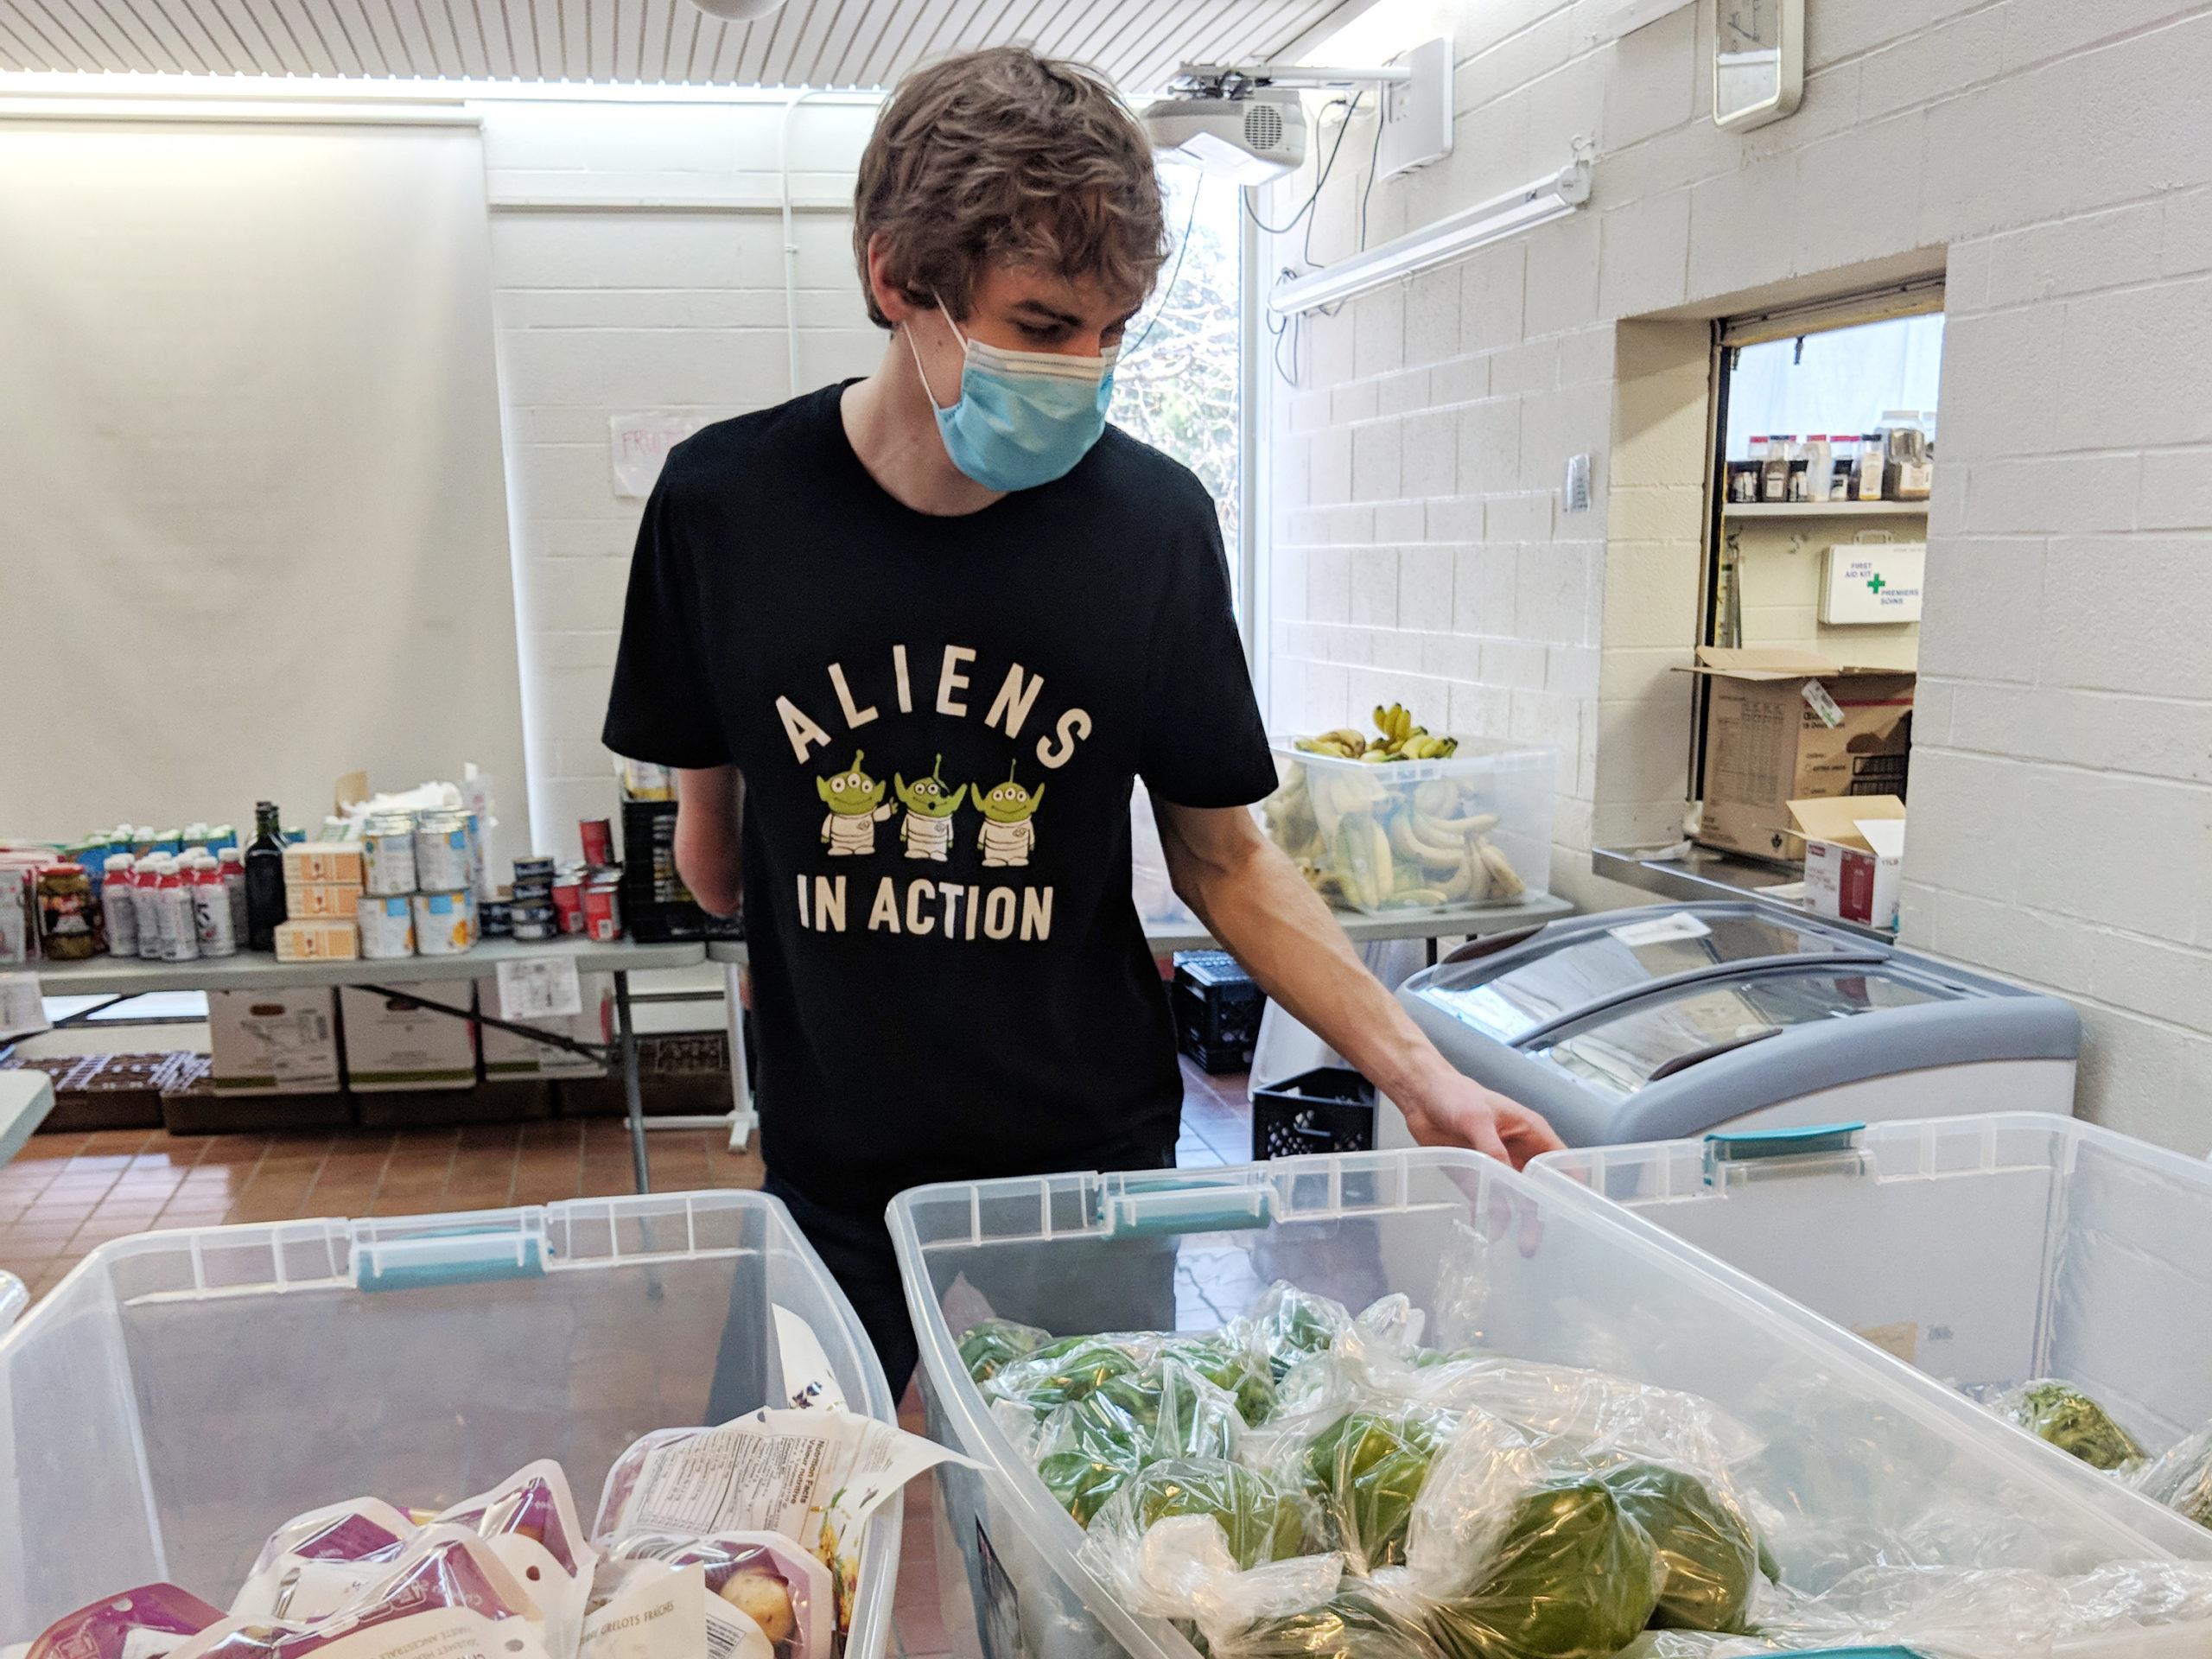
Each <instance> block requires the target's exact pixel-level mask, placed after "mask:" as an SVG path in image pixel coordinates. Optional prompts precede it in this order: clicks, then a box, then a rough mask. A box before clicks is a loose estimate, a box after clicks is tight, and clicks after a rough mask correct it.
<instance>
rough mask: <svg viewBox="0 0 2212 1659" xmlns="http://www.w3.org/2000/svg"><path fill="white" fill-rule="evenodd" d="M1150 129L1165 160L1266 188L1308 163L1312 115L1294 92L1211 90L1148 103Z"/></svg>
mask: <svg viewBox="0 0 2212 1659" xmlns="http://www.w3.org/2000/svg"><path fill="white" fill-rule="evenodd" d="M1144 125H1145V130H1146V131H1147V133H1149V134H1151V136H1152V145H1153V148H1154V149H1155V150H1157V151H1159V152H1160V155H1161V156H1167V157H1174V158H1179V159H1181V160H1183V161H1186V162H1196V163H1197V164H1198V167H1199V168H1200V169H1201V170H1203V171H1204V172H1205V173H1208V174H1210V175H1213V176H1214V177H1217V178H1224V179H1229V180H1231V181H1235V182H1236V183H1237V184H1265V183H1267V182H1268V181H1269V180H1271V179H1279V178H1281V177H1282V175H1284V174H1286V173H1288V172H1290V171H1292V170H1293V169H1294V168H1296V167H1297V166H1298V164H1299V163H1300V162H1303V161H1304V160H1305V159H1306V111H1305V110H1304V108H1303V107H1302V106H1301V105H1300V103H1299V101H1298V94H1297V93H1296V92H1270V91H1246V92H1234V93H1233V92H1228V91H1226V90H1224V91H1218V92H1217V91H1216V90H1214V89H1213V88H1211V87H1208V88H1205V89H1202V90H1199V91H1197V92H1191V93H1186V94H1179V95H1178V96H1175V97H1171V98H1163V99H1159V100H1158V101H1157V102H1155V103H1153V104H1151V105H1147V107H1146V109H1145V112H1144Z"/></svg>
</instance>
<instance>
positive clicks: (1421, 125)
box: [1376, 35, 1452, 179]
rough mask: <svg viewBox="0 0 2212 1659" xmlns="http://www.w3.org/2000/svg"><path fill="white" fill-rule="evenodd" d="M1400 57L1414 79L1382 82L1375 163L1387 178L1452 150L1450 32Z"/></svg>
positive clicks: (1445, 154) (1423, 42) (1425, 165)
mask: <svg viewBox="0 0 2212 1659" xmlns="http://www.w3.org/2000/svg"><path fill="white" fill-rule="evenodd" d="M1402 62H1404V64H1405V65H1406V67H1408V68H1409V69H1411V70H1412V71H1413V72H1414V73H1413V79H1410V80H1401V81H1391V82H1386V83H1384V85H1383V138H1382V150H1381V152H1380V154H1379V155H1378V156H1377V157H1376V168H1377V170H1378V171H1379V172H1380V173H1381V174H1382V176H1383V177H1384V178H1386V179H1395V178H1396V177H1397V176H1398V175H1399V174H1401V173H1410V172H1412V171H1413V170H1414V168H1417V167H1427V165H1428V164H1429V163H1430V162H1440V161H1442V160H1443V159H1444V158H1445V157H1446V156H1449V155H1450V154H1451V153H1452V37H1451V36H1450V35H1445V36H1443V37H1441V38H1440V39H1438V40H1433V41H1422V42H1421V44H1420V45H1419V46H1417V47H1415V48H1413V50H1412V51H1410V52H1408V53H1406V54H1404V55H1403V57H1402Z"/></svg>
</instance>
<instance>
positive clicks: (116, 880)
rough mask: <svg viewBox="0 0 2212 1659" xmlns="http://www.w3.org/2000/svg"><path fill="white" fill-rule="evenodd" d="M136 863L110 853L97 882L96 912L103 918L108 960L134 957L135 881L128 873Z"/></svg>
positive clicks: (136, 882)
mask: <svg viewBox="0 0 2212 1659" xmlns="http://www.w3.org/2000/svg"><path fill="white" fill-rule="evenodd" d="M136 868H137V860H136V859H134V858H132V857H131V856H130V854H128V853H110V854H109V855H107V869H106V873H105V878H104V879H103V880H101V882H100V910H101V912H102V913H103V914H104V915H105V917H106V918H107V953H108V955H110V956H111V957H135V956H137V954H138V878H137V876H136V875H135V874H132V872H133V871H134V870H135V869H136Z"/></svg>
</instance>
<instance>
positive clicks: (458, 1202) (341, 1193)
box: [0, 1060, 1252, 1659]
mask: <svg viewBox="0 0 2212 1659" xmlns="http://www.w3.org/2000/svg"><path fill="white" fill-rule="evenodd" d="M1244 1090H1245V1079H1244V1077H1243V1076H1241V1075H1238V1076H1224V1077H1208V1076H1207V1075H1206V1074H1205V1072H1203V1071H1198V1069H1197V1068H1196V1067H1195V1066H1193V1065H1191V1064H1190V1062H1189V1061H1187V1060H1186V1061H1185V1062H1184V1063H1183V1135H1182V1139H1181V1141H1179V1143H1178V1145H1177V1147H1176V1161H1177V1162H1178V1163H1179V1165H1181V1166H1185V1167H1186V1168H1187V1167H1191V1166H1198V1165H1207V1164H1229V1163H1243V1161H1245V1160H1247V1159H1249V1157H1250V1156H1251V1155H1252V1115H1251V1107H1250V1106H1249V1103H1247V1101H1246V1099H1245V1092H1244ZM646 1145H647V1148H648V1155H649V1157H650V1159H651V1162H652V1183H653V1186H654V1189H655V1190H656V1191H658V1192H683V1191H686V1190H691V1189H696V1188H701V1187H714V1186H744V1187H757V1186H759V1185H760V1177H761V1173H762V1172H761V1164H760V1154H758V1153H757V1152H741V1153H734V1152H731V1151H730V1150H729V1148H728V1135H727V1134H718V1133H715V1132H712V1131H706V1130H688V1129H687V1130H656V1131H654V1132H653V1133H652V1135H649V1136H648V1137H647V1138H646ZM631 1190H632V1188H631V1170H630V1141H629V1136H628V1135H627V1133H626V1130H625V1128H624V1126H623V1124H622V1122H620V1120H619V1119H615V1118H591V1119H586V1120H582V1121H569V1122H544V1123H520V1124H512V1125H496V1126H483V1127H478V1128H459V1129H454V1128H447V1129H406V1130H398V1131H391V1130H375V1131H365V1130H355V1131H350V1132H346V1133H340V1134H335V1135H333V1134H324V1133H320V1132H318V1133H315V1134H308V1135H168V1134H166V1133H164V1132H163V1131H161V1130H158V1129H156V1130H145V1129H130V1130H107V1131H103V1132H100V1133H97V1134H91V1135H34V1136H32V1138H31V1141H30V1144H29V1146H28V1147H25V1148H24V1149H23V1150H22V1152H21V1153H20V1154H17V1155H16V1160H15V1161H14V1162H12V1163H10V1164H6V1165H0V1269H5V1270H6V1271H8V1272H10V1273H12V1274H16V1276H17V1277H18V1278H20V1279H22V1281H23V1283H24V1284H25V1286H26V1287H29V1291H30V1293H31V1294H32V1296H33V1297H34V1298H36V1297H37V1296H39V1295H40V1294H42V1293H44V1292H45V1291H47V1290H48V1289H50V1288H51V1287H53V1286H54V1284H55V1283H56V1282H57V1281H60V1278H61V1276H62V1275H63V1274H66V1273H67V1272H68V1271H69V1269H70V1268H73V1267H74V1266H76V1264H77V1262H79V1259H80V1258H82V1257H83V1256H84V1255H86V1253H88V1252H89V1251H91V1250H92V1249H94V1248H95V1247H97V1246H98V1245H100V1244H103V1243H106V1242H107V1241H108V1240H109V1239H111V1238H120V1237H122V1236H124V1234H126V1233H142V1232H148V1231H151V1230H155V1229H157V1228H175V1227H213V1226H217V1225H219V1224H224V1223H228V1222H251V1221H283V1220H288V1219H290V1218H292V1217H299V1216H405V1215H423V1214H428V1213H430V1212H433V1211H448V1210H490V1209H499V1208H502V1207H504V1206H505V1205H519V1204H547V1203H550V1202H552V1201H553V1200H555V1199H557V1198H595V1197H601V1196H604V1195H608V1194H616V1193H623V1192H629V1191H631ZM921 1410H922V1408H921V1396H920V1394H919V1391H918V1390H917V1389H908V1390H907V1393H906V1399H905V1400H903V1401H902V1402H900V1404H899V1421H901V1422H902V1423H904V1424H905V1425H906V1427H908V1428H910V1429H912V1430H913V1431H914V1432H915V1433H920V1432H921V1430H922V1415H921ZM936 1501H937V1486H936V1483H935V1481H934V1480H932V1479H931V1478H928V1477H926V1476H925V1477H924V1478H921V1479H919V1480H917V1481H916V1482H915V1483H914V1484H912V1486H910V1487H909V1488H908V1489H907V1491H906V1533H905V1537H904V1540H903V1543H902V1547H901V1550H900V1554H899V1591H898V1597H897V1600H896V1604H895V1610H894V1618H893V1659H937V1656H943V1655H948V1654H950V1652H951V1650H952V1642H951V1638H950V1637H948V1636H947V1635H946V1634H945V1630H944V1624H942V1623H941V1622H940V1620H939V1618H938V1586H937V1555H936V1548H935V1535H934V1532H933V1530H932V1529H933V1527H934V1525H935V1504H936Z"/></svg>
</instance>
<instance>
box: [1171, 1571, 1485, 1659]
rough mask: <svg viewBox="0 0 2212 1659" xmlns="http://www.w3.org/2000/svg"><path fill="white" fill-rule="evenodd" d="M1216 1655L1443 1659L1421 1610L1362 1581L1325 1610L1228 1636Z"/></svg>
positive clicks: (1351, 1583)
mask: <svg viewBox="0 0 2212 1659" xmlns="http://www.w3.org/2000/svg"><path fill="white" fill-rule="evenodd" d="M1213 1650H1214V1653H1215V1656H1216V1659H1442V1650H1441V1649H1439V1648H1438V1646H1437V1645H1436V1640H1435V1638H1434V1637H1432V1636H1431V1635H1430V1634H1429V1632H1428V1629H1427V1624H1426V1623H1425V1615H1424V1611H1423V1610H1422V1609H1421V1607H1420V1606H1419V1605H1416V1604H1415V1603H1414V1601H1413V1600H1412V1599H1409V1598H1408V1597H1405V1596H1403V1595H1400V1594H1395V1593H1393V1592H1391V1591H1389V1590H1388V1589H1386V1588H1384V1587H1383V1586H1381V1585H1378V1584H1375V1583H1371V1582H1369V1581H1367V1580H1360V1579H1347V1580H1344V1584H1343V1585H1342V1586H1340V1587H1339V1588H1338V1591H1337V1592H1336V1593H1335V1594H1334V1595H1332V1596H1331V1597H1330V1598H1329V1599H1327V1600H1326V1601H1325V1602H1322V1603H1320V1604H1319V1605H1316V1606H1310V1607H1306V1608H1303V1609H1300V1610H1298V1611H1294V1612H1291V1613H1289V1614H1287V1615H1284V1616H1281V1617H1278V1618H1270V1619H1266V1620H1263V1621H1262V1622H1260V1623H1257V1624H1253V1625H1251V1626H1249V1628H1247V1629H1245V1630H1239V1631H1237V1632H1236V1633H1234V1634H1232V1635H1228V1636H1224V1637H1222V1638H1220V1639H1219V1640H1217V1641H1216V1642H1215V1643H1214V1644H1213Z"/></svg>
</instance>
